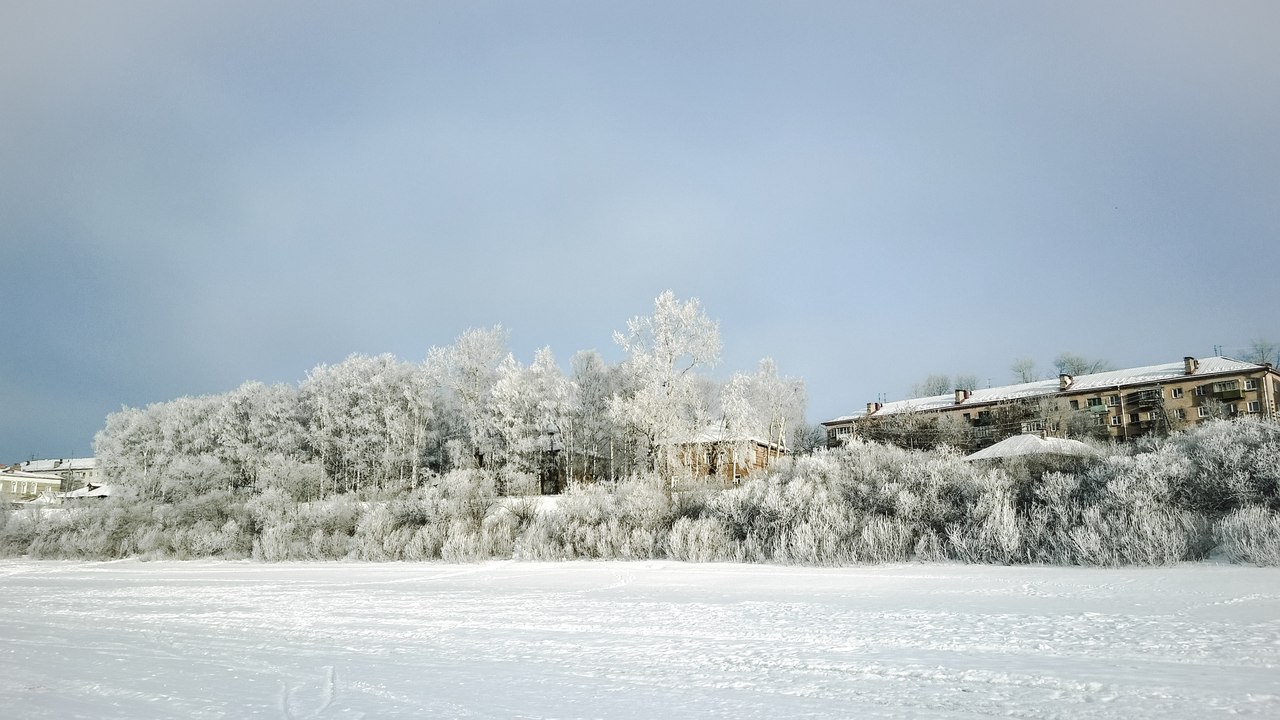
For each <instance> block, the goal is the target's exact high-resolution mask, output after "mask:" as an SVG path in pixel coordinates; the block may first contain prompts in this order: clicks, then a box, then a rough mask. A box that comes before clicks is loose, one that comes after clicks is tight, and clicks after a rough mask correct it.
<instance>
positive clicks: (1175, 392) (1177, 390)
mask: <svg viewBox="0 0 1280 720" xmlns="http://www.w3.org/2000/svg"><path fill="white" fill-rule="evenodd" d="M1173 397H1175V398H1180V397H1182V388H1174V389H1173Z"/></svg>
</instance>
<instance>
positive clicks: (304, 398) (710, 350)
mask: <svg viewBox="0 0 1280 720" xmlns="http://www.w3.org/2000/svg"><path fill="white" fill-rule="evenodd" d="M616 339H617V342H618V343H619V344H620V345H621V346H622V347H623V349H624V350H625V351H626V352H627V357H626V359H625V360H624V361H622V362H620V363H617V364H612V365H611V364H609V363H606V362H605V361H604V359H603V358H602V357H601V355H600V354H599V353H597V352H595V351H584V352H580V353H578V354H577V355H575V356H574V357H573V358H572V361H571V362H570V369H569V372H568V373H565V372H564V371H563V370H562V369H561V368H560V366H559V365H558V364H557V362H556V360H555V357H554V356H553V355H552V353H551V350H550V349H547V348H544V349H542V350H539V351H538V352H537V354H536V355H535V357H534V358H533V361H532V363H530V364H529V365H523V364H521V363H520V362H518V361H517V360H516V359H515V357H514V355H513V354H512V353H511V352H510V350H509V349H508V347H507V333H506V332H505V331H504V330H503V329H502V328H501V327H495V328H491V329H483V330H470V331H468V332H466V333H464V334H463V335H462V336H461V337H459V338H458V339H457V341H456V342H455V343H454V344H453V345H450V346H446V347H436V348H432V349H431V350H430V351H429V352H428V353H427V356H426V358H425V360H423V361H422V362H406V361H402V360H399V359H397V358H395V357H393V356H391V355H380V356H377V357H369V356H363V355H355V356H352V357H350V358H348V359H347V360H345V361H344V362H341V363H338V364H336V365H322V366H319V367H317V368H315V369H313V370H312V371H311V372H310V373H308V375H307V377H306V379H305V380H304V381H303V382H301V383H300V384H299V385H297V386H296V387H295V386H291V385H273V386H268V385H264V384H262V383H256V382H252V383H247V384H245V385H243V386H241V387H239V388H237V389H236V390H234V391H232V392H229V393H225V394H221V395H209V396H204V397H185V398H180V399H178V400H173V401H170V402H163V403H156V404H153V405H150V406H148V407H146V408H126V409H124V410H121V411H120V412H117V413H113V414H112V415H110V416H108V417H107V419H106V426H105V427H104V428H103V430H102V431H100V432H99V433H98V435H97V437H96V439H95V443H94V447H95V455H96V457H97V459H98V463H99V466H100V467H101V468H102V470H103V473H104V476H105V479H106V482H107V483H108V484H111V485H112V486H116V487H118V488H123V489H128V490H129V491H131V492H133V493H134V494H136V495H137V496H138V497H140V498H143V499H153V500H160V501H163V502H170V503H173V502H180V501H183V500H184V499H186V498H188V497H193V496H201V495H205V494H207V493H210V492H213V491H216V490H227V491H231V492H241V493H250V494H259V493H266V492H270V491H273V490H275V491H279V492H280V493H282V494H283V495H284V496H285V497H288V498H290V499H291V500H294V501H299V502H309V501H314V500H319V499H323V498H327V497H330V496H333V495H341V494H348V493H356V494H358V495H361V496H363V495H367V494H370V493H374V494H377V493H382V494H386V493H396V492H407V491H410V490H413V489H417V488H422V487H424V486H427V485H431V484H435V483H437V482H438V480H439V478H441V477H442V476H444V475H447V474H449V473H452V472H455V471H459V470H477V471H491V472H490V473H489V474H490V475H491V476H492V477H494V478H497V481H496V482H497V484H498V488H497V490H498V492H499V493H500V494H515V495H524V494H529V493H531V492H536V491H538V489H539V488H540V486H541V484H542V482H543V481H550V482H551V483H552V484H553V485H555V486H557V487H561V486H564V485H566V484H568V483H571V482H582V481H594V480H610V479H617V478H624V477H629V476H631V475H634V474H636V473H639V472H645V471H654V472H661V473H664V474H666V475H670V474H671V472H672V471H673V468H672V467H671V465H672V457H673V455H674V450H675V449H676V448H678V447H679V443H680V442H681V441H683V440H686V439H688V438H693V437H697V436H699V435H700V434H705V433H706V432H707V431H708V430H712V431H714V432H716V433H720V434H722V435H723V436H724V437H727V438H732V439H735V440H740V441H741V440H745V439H746V438H759V439H768V440H769V441H770V442H774V443H776V444H778V445H790V446H791V447H793V448H803V447H805V446H806V445H811V444H813V443H814V442H817V440H818V439H819V437H820V436H815V433H814V432H813V430H812V429H810V428H809V427H808V426H806V424H805V420H804V415H805V405H806V402H807V398H806V394H805V389H804V384H803V383H802V382H801V381H799V380H796V379H792V378H785V377H780V376H779V375H778V372H777V369H776V367H775V366H774V364H773V362H772V361H771V360H768V359H765V360H762V361H761V362H760V365H759V367H758V369H757V370H756V371H755V372H754V373H738V374H735V375H733V376H732V377H731V378H730V379H729V380H728V381H726V382H718V381H716V380H715V379H713V378H712V377H711V376H710V375H709V374H708V373H707V372H706V370H707V369H708V368H710V367H711V366H712V365H714V364H715V362H716V361H717V359H718V355H719V350H720V337H719V331H718V328H717V326H716V324H715V323H714V322H713V321H711V320H710V319H708V318H707V317H706V315H705V314H704V313H703V312H702V309H701V308H700V307H699V305H698V303H697V301H696V300H693V301H688V302H681V301H679V300H677V299H676V298H675V297H674V296H673V295H672V294H671V293H669V292H668V293H664V294H663V295H662V296H660V297H659V298H658V299H657V301H656V302H655V307H654V313H653V315H651V316H645V317H638V318H634V319H632V320H631V321H630V322H629V323H628V324H627V331H626V332H621V333H617V334H616Z"/></svg>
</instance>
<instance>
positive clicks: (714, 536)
mask: <svg viewBox="0 0 1280 720" xmlns="http://www.w3.org/2000/svg"><path fill="white" fill-rule="evenodd" d="M667 554H668V556H669V557H670V558H672V559H673V560H688V561H690V562H716V561H724V560H729V559H732V558H731V555H732V547H731V543H730V542H729V536H728V534H727V533H726V532H725V529H724V526H723V525H721V524H720V523H719V522H718V521H716V520H715V519H713V518H698V519H696V520H695V519H692V518H687V517H682V518H680V519H679V520H676V522H675V524H674V525H672V526H671V532H670V533H669V534H668V535H667Z"/></svg>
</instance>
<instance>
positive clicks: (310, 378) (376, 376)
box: [299, 355, 433, 491]
mask: <svg viewBox="0 0 1280 720" xmlns="http://www.w3.org/2000/svg"><path fill="white" fill-rule="evenodd" d="M299 392H300V394H301V399H302V403H303V407H304V409H305V411H306V413H307V415H308V418H309V420H310V426H309V430H310V441H311V445H312V447H313V448H315V450H316V452H317V453H318V454H319V456H320V460H321V463H322V465H323V466H324V468H325V472H326V474H327V477H328V479H329V481H330V483H331V484H332V489H333V490H335V491H347V490H359V489H366V488H385V487H388V486H389V485H403V484H405V483H412V482H413V481H414V480H415V479H416V476H417V474H418V473H419V472H420V469H421V465H422V454H423V452H424V450H425V438H426V426H427V424H428V423H429V421H430V419H429V415H430V412H431V408H432V404H433V401H432V397H431V385H430V383H429V381H428V378H427V377H426V376H425V373H424V371H423V369H422V368H421V367H420V366H415V365H411V364H409V363H405V362H401V361H399V360H396V359H395V357H393V356H392V355H379V356H377V357H368V356H364V355H352V356H351V357H349V358H347V359H346V360H344V361H343V362H341V363H339V364H337V365H332V366H329V365H321V366H319V367H316V368H315V369H313V370H312V371H311V372H310V373H308V375H307V379H306V380H305V381H303V383H302V386H301V387H300V389H299Z"/></svg>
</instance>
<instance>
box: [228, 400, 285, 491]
mask: <svg viewBox="0 0 1280 720" xmlns="http://www.w3.org/2000/svg"><path fill="white" fill-rule="evenodd" d="M214 431H215V433H216V437H217V444H216V450H215V453H216V454H217V456H218V457H219V458H220V459H221V460H222V461H223V462H224V463H226V464H227V465H228V466H229V468H230V472H231V477H232V478H233V482H234V484H235V485H236V486H237V487H241V488H244V487H248V488H254V487H256V486H257V481H258V474H259V471H260V470H261V468H262V465H263V464H264V463H265V462H268V460H269V459H272V458H281V457H282V458H288V459H291V460H295V461H296V460H302V459H303V456H304V455H305V448H306V444H307V439H306V436H305V429H304V424H303V417H302V411H301V406H300V404H299V400H298V391H297V390H296V389H295V388H293V387H292V386H289V385H264V384H263V383H260V382H247V383H245V384H243V385H241V386H240V387H238V388H236V389H235V390H232V391H231V392H229V393H226V394H225V395H223V396H222V397H221V403H220V404H219V408H218V411H217V414H216V416H215V418H214Z"/></svg>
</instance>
